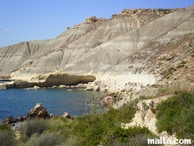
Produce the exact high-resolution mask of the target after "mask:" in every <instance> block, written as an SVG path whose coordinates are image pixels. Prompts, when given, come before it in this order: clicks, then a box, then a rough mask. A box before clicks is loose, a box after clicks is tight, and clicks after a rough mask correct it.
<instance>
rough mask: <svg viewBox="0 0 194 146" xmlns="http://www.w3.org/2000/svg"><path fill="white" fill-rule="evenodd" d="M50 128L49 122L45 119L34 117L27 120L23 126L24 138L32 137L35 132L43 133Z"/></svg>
mask: <svg viewBox="0 0 194 146" xmlns="http://www.w3.org/2000/svg"><path fill="white" fill-rule="evenodd" d="M48 128H49V124H48V122H47V121H46V120H44V119H33V120H30V121H28V122H26V123H25V124H24V125H23V126H22V128H21V131H22V133H23V136H24V139H25V140H26V139H28V138H30V137H31V136H32V135H33V134H35V133H38V134H41V133H43V131H45V130H47V129H48Z"/></svg>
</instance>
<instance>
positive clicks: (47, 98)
mask: <svg viewBox="0 0 194 146" xmlns="http://www.w3.org/2000/svg"><path fill="white" fill-rule="evenodd" d="M100 96H102V93H100V92H96V91H84V90H78V89H59V88H55V89H49V88H47V89H38V90H26V89H6V90H0V121H1V120H2V119H4V118H7V117H8V116H13V117H15V118H16V117H19V116H25V115H26V114H27V113H28V112H29V111H30V110H31V109H32V108H33V107H34V106H35V105H36V103H41V104H42V106H43V107H45V108H46V109H47V111H48V113H53V114H54V115H58V116H60V115H63V113H64V112H68V113H69V114H70V115H72V116H80V115H83V114H84V113H86V112H90V109H91V105H92V102H94V101H95V100H94V98H98V97H100Z"/></svg>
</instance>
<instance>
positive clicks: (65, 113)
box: [62, 112, 71, 119]
mask: <svg viewBox="0 0 194 146" xmlns="http://www.w3.org/2000/svg"><path fill="white" fill-rule="evenodd" d="M62 117H63V118H67V119H70V118H71V116H70V114H69V113H68V112H64V113H63V115H62Z"/></svg>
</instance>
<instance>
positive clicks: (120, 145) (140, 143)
mask: <svg viewBox="0 0 194 146" xmlns="http://www.w3.org/2000/svg"><path fill="white" fill-rule="evenodd" d="M136 128H137V127H134V128H130V130H132V131H133V129H136ZM143 129H145V128H140V127H139V129H138V131H136V132H137V133H136V134H135V135H133V136H131V132H129V135H130V136H129V135H126V140H125V141H121V139H119V137H117V138H115V139H111V140H110V141H109V142H108V143H106V144H104V145H105V146H149V145H150V144H148V138H156V137H153V135H152V134H148V133H149V131H147V132H148V133H146V132H145V131H144V130H143ZM140 132H141V133H140ZM133 134H134V133H133ZM152 145H153V146H161V145H160V144H152Z"/></svg>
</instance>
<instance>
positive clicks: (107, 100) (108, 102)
mask: <svg viewBox="0 0 194 146" xmlns="http://www.w3.org/2000/svg"><path fill="white" fill-rule="evenodd" d="M115 102H116V98H115V97H113V96H106V97H104V98H103V99H102V101H101V107H102V108H103V109H104V110H107V109H108V108H109V107H112V106H113V104H114V103H115Z"/></svg>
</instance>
